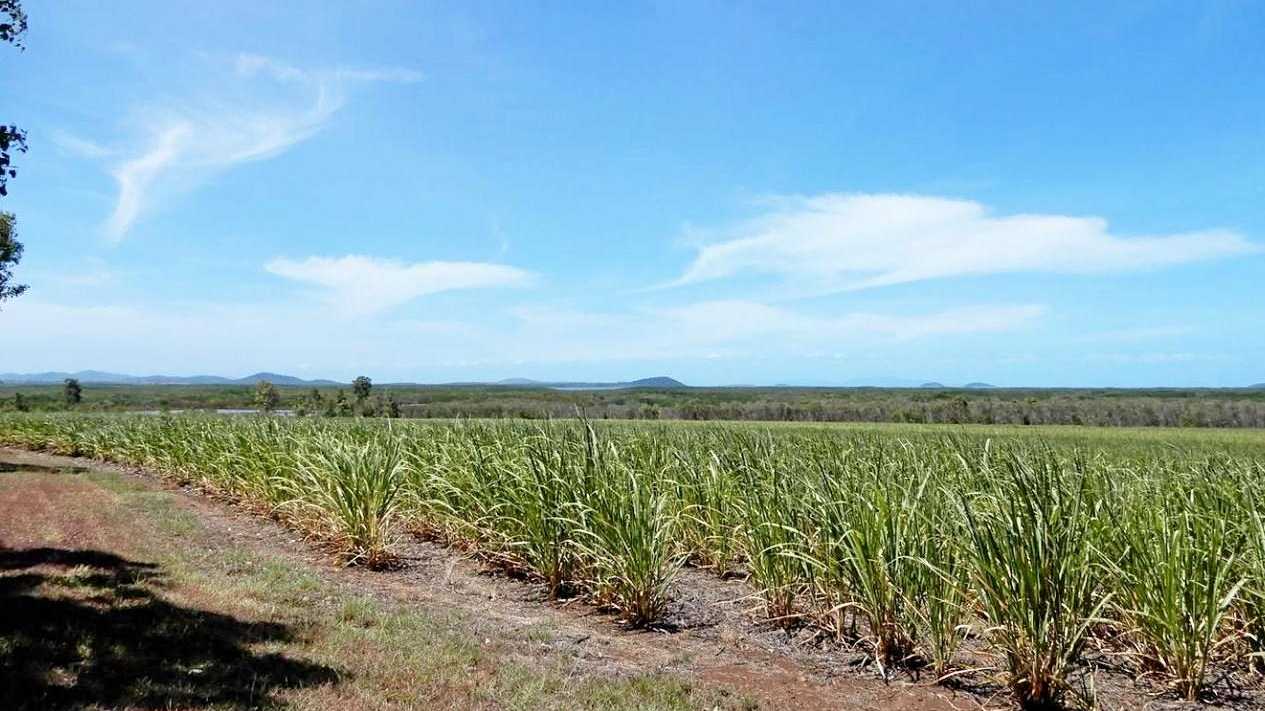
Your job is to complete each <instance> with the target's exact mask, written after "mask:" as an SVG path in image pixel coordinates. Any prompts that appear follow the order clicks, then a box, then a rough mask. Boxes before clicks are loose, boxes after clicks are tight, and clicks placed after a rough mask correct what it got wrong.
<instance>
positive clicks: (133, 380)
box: [0, 370, 345, 385]
mask: <svg viewBox="0 0 1265 711" xmlns="http://www.w3.org/2000/svg"><path fill="white" fill-rule="evenodd" d="M67 378H74V379H76V380H78V381H79V382H81V383H85V384H86V383H92V384H96V385H254V384H255V383H257V382H259V381H261V380H267V381H268V382H271V383H272V384H274V385H344V384H345V383H339V382H337V381H334V380H324V379H314V380H304V379H303V378H299V377H296V376H293V375H285V374H282V373H269V372H259V373H252V374H251V375H247V376H245V377H242V378H226V377H224V376H222V375H127V374H124V373H110V372H107V371H103V370H78V371H75V372H67V371H59V370H49V371H44V372H41V373H0V382H2V383H11V384H22V385H49V384H55V383H60V382H62V381H63V380H66V379H67Z"/></svg>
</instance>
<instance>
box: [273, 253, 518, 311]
mask: <svg viewBox="0 0 1265 711" xmlns="http://www.w3.org/2000/svg"><path fill="white" fill-rule="evenodd" d="M264 268H265V269H267V270H268V271H269V272H271V273H273V274H276V275H277V276H280V277H285V278H286V279H292V280H294V281H298V282H302V283H305V284H311V285H314V286H318V287H321V288H322V289H324V290H326V294H325V296H326V298H328V300H329V302H330V303H331V304H332V305H334V306H335V307H337V308H338V309H340V310H342V311H344V312H346V313H373V312H377V311H382V310H384V309H388V308H390V307H392V306H398V305H400V304H403V303H405V302H408V301H411V300H413V299H416V298H418V297H420V296H426V295H427V294H437V293H439V292H441V291H452V290H455V289H479V288H488V287H503V286H525V285H527V284H529V283H530V282H531V280H532V277H531V275H530V274H529V273H528V272H525V271H523V270H521V269H518V268H515V267H510V266H506V265H503V264H488V263H485V262H417V263H414V264H405V263H402V262H397V261H393V260H388V259H375V258H373V257H365V256H358V255H348V256H345V257H308V258H307V259H302V260H293V259H284V258H282V259H274V260H272V261H271V262H268V264H266V265H265V267H264Z"/></svg>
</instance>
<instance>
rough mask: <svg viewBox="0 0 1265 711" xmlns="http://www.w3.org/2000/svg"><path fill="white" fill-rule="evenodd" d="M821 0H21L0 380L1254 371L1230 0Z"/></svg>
mask: <svg viewBox="0 0 1265 711" xmlns="http://www.w3.org/2000/svg"><path fill="white" fill-rule="evenodd" d="M843 5H844V4H843V3H828V4H825V5H823V6H819V7H814V6H811V5H810V4H809V3H797V4H795V6H794V8H793V10H788V9H787V6H786V5H784V4H781V3H767V4H759V3H723V4H722V3H688V4H687V3H658V4H633V3H619V4H615V3H593V4H590V5H587V6H584V5H576V4H574V3H550V4H538V3H497V4H481V3H452V4H447V5H438V4H434V5H432V4H429V3H427V4H422V3H413V2H372V3H338V4H335V3H308V4H303V3H244V2H243V3H235V2H222V3H198V4H192V5H191V4H186V3H160V2H154V3H141V2H124V3H110V4H106V5H100V4H96V3H86V2H73V3H52V2H35V1H33V0H28V2H27V3H26V9H27V12H28V14H29V15H30V31H29V34H28V36H27V38H26V45H27V50H26V51H25V52H22V53H18V52H16V51H12V50H4V51H3V52H2V53H0V63H3V67H4V71H3V72H0V112H2V113H0V118H3V119H5V120H6V122H13V123H17V124H19V125H21V126H23V127H25V128H26V129H27V130H28V131H29V134H30V144H31V149H30V152H29V153H28V154H26V155H24V156H21V160H20V163H19V169H20V173H19V176H18V177H17V179H16V180H14V181H13V182H12V183H11V185H10V195H9V197H7V198H3V199H2V200H3V202H0V209H4V210H8V211H12V212H15V213H16V214H17V215H18V220H19V230H20V234H21V236H22V238H23V240H24V242H25V243H26V246H27V253H26V257H25V259H24V261H23V263H22V265H21V266H20V267H19V269H18V274H19V276H20V278H21V279H22V280H23V281H25V282H27V283H29V284H30V286H31V290H30V292H29V293H28V294H27V295H25V296H23V297H21V298H20V299H18V300H15V301H12V302H9V303H6V304H5V305H4V306H3V308H2V309H0V334H2V335H3V338H4V340H5V341H6V343H5V347H4V348H3V349H2V351H3V352H2V353H0V372H3V371H30V370H53V369H59V370H60V369H65V370H76V369H81V368H96V369H104V370H115V371H122V372H129V373H137V374H148V373H169V374H192V373H203V372H209V373H217V374H225V375H244V374H246V373H250V372H254V371H258V370H274V371H282V372H290V373H294V374H297V375H302V376H308V377H335V378H350V377H352V376H355V375H357V374H360V373H366V374H369V375H371V376H372V377H374V379H375V380H379V381H392V380H411V381H419V382H439V381H451V380H467V379H499V378H504V377H514V376H521V377H534V378H542V379H553V378H568V379H622V378H630V377H644V376H649V375H658V374H668V375H672V376H675V377H677V378H679V379H681V380H684V381H686V382H689V383H691V384H728V383H754V384H774V383H813V384H849V383H861V382H866V383H895V382H905V381H907V382H914V383H916V382H920V381H923V380H938V381H941V382H946V383H961V382H967V381H976V380H983V381H988V382H993V383H998V384H1004V385H1050V386H1053V385H1120V386H1141V385H1213V386H1230V385H1244V384H1249V383H1254V382H1261V381H1265V328H1262V327H1263V326H1265V128H1263V125H1262V123H1261V116H1262V115H1265V52H1262V51H1261V50H1260V36H1261V29H1262V28H1265V6H1262V5H1260V4H1255V3H1246V2H1242V3H1240V2H1228V1H1227V2H1210V3H1195V2H1169V3H1164V2H1161V3H1150V2H1124V3H1112V5H1113V7H1111V8H1103V7H1101V4H1099V3H1049V4H1048V5H1047V6H1046V7H1040V6H1038V5H1039V4H1038V3H939V4H929V3H901V2H883V3H873V4H869V5H860V4H848V5H851V6H849V7H844V6H843ZM928 5H933V6H932V7H928Z"/></svg>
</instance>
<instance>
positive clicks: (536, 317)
mask: <svg viewBox="0 0 1265 711" xmlns="http://www.w3.org/2000/svg"><path fill="white" fill-rule="evenodd" d="M1045 311H1046V309H1045V307H1044V306H1042V305H1038V304H1019V305H977V306H968V307H962V308H955V309H946V310H939V311H932V312H923V313H914V314H901V313H876V312H860V311H853V312H845V313H840V314H827V315H820V314H813V313H808V312H805V311H801V310H797V309H789V308H785V307H781V306H775V305H771V304H766V303H762V302H757V301H747V300H715V301H701V302H696V303H692V304H687V305H683V306H676V307H670V308H658V309H643V310H637V311H632V312H617V313H595V312H587V311H576V310H573V309H565V308H562V309H557V308H553V309H551V308H539V307H537V308H518V309H515V310H514V311H513V313H514V315H515V316H516V317H517V318H518V319H519V321H520V329H519V330H518V331H516V332H515V334H514V342H515V344H516V345H515V352H516V353H519V354H522V353H530V352H534V351H538V352H539V354H538V356H537V357H538V358H539V359H540V360H544V361H548V360H555V361H564V360H577V361H581V360H591V361H600V360H610V359H629V358H642V359H651V360H653V359H676V358H700V357H708V356H709V355H711V354H715V353H723V354H725V355H727V356H738V355H746V356H752V355H773V356H777V357H787V356H793V355H795V356H802V355H804V354H806V353H810V352H820V351H830V350H835V349H849V348H856V347H871V346H882V345H895V344H900V343H905V342H908V341H915V340H919V339H927V338H936V337H948V336H953V335H965V334H984V333H997V332H1005V331H1011V330H1014V329H1018V328H1022V327H1024V326H1027V325H1030V324H1032V323H1034V322H1035V321H1037V320H1038V319H1039V318H1040V317H1041V316H1042V315H1043V314H1044V313H1045Z"/></svg>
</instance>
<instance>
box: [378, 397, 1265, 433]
mask: <svg viewBox="0 0 1265 711" xmlns="http://www.w3.org/2000/svg"><path fill="white" fill-rule="evenodd" d="M723 392H724V391H719V390H711V391H703V392H702V393H693V392H691V391H683V392H680V393H677V394H674V395H669V396H667V397H664V395H663V394H662V393H655V394H653V395H650V394H644V395H637V394H631V393H625V394H622V395H610V394H603V395H601V396H597V397H590V398H588V399H587V400H586V399H582V398H562V397H555V398H552V399H542V398H539V397H531V398H522V397H514V396H511V395H508V394H506V395H501V396H495V395H487V396H485V397H481V398H464V399H459V400H440V401H434V402H421V403H406V404H404V405H403V406H402V409H403V412H404V415H405V416H406V417H445V418H446V417H517V418H541V417H554V418H557V417H572V416H575V415H576V414H577V412H582V413H583V414H584V415H585V416H587V417H591V418H598V419H646V420H764V421H783V422H911V423H924V424H997V425H1091V426H1100V427H1265V393H1259V392H1255V391H1143V392H1141V393H1139V394H1123V393H1124V392H1125V391H1079V390H1077V391H1065V390H1060V391H1023V392H1022V393H1017V392H1015V391H1008V390H996V391H988V392H987V393H975V392H970V393H965V392H957V391H936V392H935V393H934V394H932V393H924V392H919V391H909V390H904V389H899V390H897V389H892V390H884V389H868V388H867V389H865V390H856V391H839V390H790V389H787V390H776V391H765V392H763V394H762V396H760V397H753V398H733V397H730V396H726V395H724V394H718V393H723Z"/></svg>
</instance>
